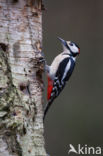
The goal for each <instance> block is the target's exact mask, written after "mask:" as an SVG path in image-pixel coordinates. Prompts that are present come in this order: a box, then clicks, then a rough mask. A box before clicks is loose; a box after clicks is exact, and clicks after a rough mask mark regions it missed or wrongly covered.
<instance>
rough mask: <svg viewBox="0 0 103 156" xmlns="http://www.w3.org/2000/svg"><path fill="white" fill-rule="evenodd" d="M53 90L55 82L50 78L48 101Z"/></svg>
mask: <svg viewBox="0 0 103 156" xmlns="http://www.w3.org/2000/svg"><path fill="white" fill-rule="evenodd" d="M52 89H53V80H51V78H50V77H49V76H48V89H47V100H49V99H50V97H51V92H52Z"/></svg>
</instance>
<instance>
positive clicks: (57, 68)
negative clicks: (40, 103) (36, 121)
mask: <svg viewBox="0 0 103 156" xmlns="http://www.w3.org/2000/svg"><path fill="white" fill-rule="evenodd" d="M58 39H59V40H60V41H61V44H62V46H63V51H62V52H61V53H60V54H59V55H57V56H56V57H55V58H54V60H53V62H52V63H51V65H50V66H49V65H47V64H46V65H45V70H46V73H47V79H48V87H47V104H46V106H45V108H44V115H43V120H44V119H45V116H46V114H47V112H48V110H49V108H50V106H51V104H52V103H53V101H54V99H55V98H57V97H58V96H59V94H60V93H61V91H62V90H63V88H64V87H65V85H66V83H67V81H68V80H69V79H70V77H71V75H72V72H73V70H74V67H75V62H76V57H77V56H78V55H79V54H80V48H79V46H78V45H77V44H76V43H74V42H72V41H66V40H64V39H62V38H60V37H58Z"/></svg>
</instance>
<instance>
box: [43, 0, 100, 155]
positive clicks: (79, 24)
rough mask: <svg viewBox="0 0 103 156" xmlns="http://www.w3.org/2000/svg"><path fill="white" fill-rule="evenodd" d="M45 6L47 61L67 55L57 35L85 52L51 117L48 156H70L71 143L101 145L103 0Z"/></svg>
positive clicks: (63, 1)
mask: <svg viewBox="0 0 103 156" xmlns="http://www.w3.org/2000/svg"><path fill="white" fill-rule="evenodd" d="M45 6H46V8H47V10H46V11H44V13H43V42H44V43H43V46H44V53H45V58H46V60H47V63H48V64H51V62H52V60H53V58H54V57H55V56H56V55H58V54H59V53H60V52H61V51H62V46H61V43H60V41H59V40H58V39H57V36H59V37H61V38H63V39H65V40H71V41H74V42H76V43H77V44H78V45H79V46H80V52H81V53H80V55H79V57H78V58H77V64H76V68H75V70H74V72H73V75H72V76H71V79H70V81H69V82H68V84H67V86H66V87H65V89H64V91H63V92H62V93H61V94H60V96H59V97H58V98H57V99H56V100H55V101H54V103H53V105H52V106H51V109H50V110H49V112H48V114H47V116H46V120H45V140H46V149H47V152H48V153H49V154H50V155H51V156H68V149H69V144H73V145H74V147H76V146H77V145H78V144H81V145H85V144H87V145H88V146H94V147H95V146H101V147H102V146H103V0H55V1H50V0H47V1H45ZM45 92H46V91H45ZM45 102H46V101H45ZM71 155H72V156H73V154H71Z"/></svg>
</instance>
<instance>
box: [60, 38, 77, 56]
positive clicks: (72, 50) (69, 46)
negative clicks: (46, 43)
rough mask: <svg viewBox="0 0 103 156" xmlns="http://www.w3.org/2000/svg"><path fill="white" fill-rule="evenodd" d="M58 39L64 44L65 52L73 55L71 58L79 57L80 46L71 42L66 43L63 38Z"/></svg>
mask: <svg viewBox="0 0 103 156" xmlns="http://www.w3.org/2000/svg"><path fill="white" fill-rule="evenodd" d="M58 39H59V40H60V41H61V42H62V45H63V48H64V51H65V50H66V51H68V53H69V54H70V55H71V56H74V57H75V56H77V55H79V54H80V48H79V46H78V45H77V44H76V43H74V42H71V41H65V40H63V39H62V38H59V37H58Z"/></svg>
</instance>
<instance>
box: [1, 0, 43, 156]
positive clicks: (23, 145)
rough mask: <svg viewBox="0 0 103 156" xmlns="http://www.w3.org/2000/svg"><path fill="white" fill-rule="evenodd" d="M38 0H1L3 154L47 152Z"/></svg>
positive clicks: (38, 154)
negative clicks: (44, 134) (44, 132)
mask: <svg viewBox="0 0 103 156" xmlns="http://www.w3.org/2000/svg"><path fill="white" fill-rule="evenodd" d="M34 1H35V2H34V3H31V2H33V1H30V0H18V1H16V0H14V1H13V0H0V47H1V48H0V156H19V155H20V156H21V155H23V156H45V155H46V152H45V148H44V138H43V121H42V117H43V109H42V92H43V89H42V88H43V83H42V72H43V68H44V66H43V63H40V59H41V57H42V55H41V42H42V13H41V10H40V9H41V8H40V5H41V1H40V0H34ZM7 47H8V48H7Z"/></svg>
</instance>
